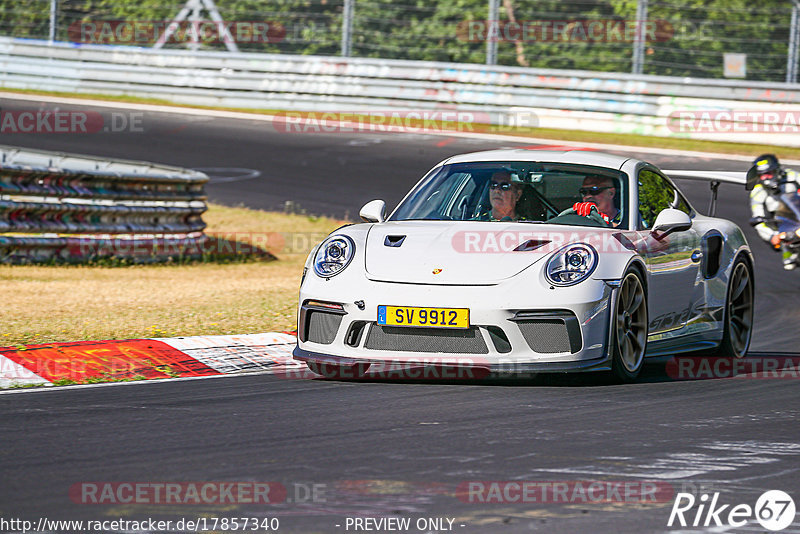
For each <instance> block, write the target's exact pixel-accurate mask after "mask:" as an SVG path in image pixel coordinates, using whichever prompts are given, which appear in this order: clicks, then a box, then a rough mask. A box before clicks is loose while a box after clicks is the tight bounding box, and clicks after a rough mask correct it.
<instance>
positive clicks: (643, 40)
mask: <svg viewBox="0 0 800 534" xmlns="http://www.w3.org/2000/svg"><path fill="white" fill-rule="evenodd" d="M646 22H647V0H638V1H637V3H636V38H635V39H634V40H633V62H632V63H633V66H632V68H631V73H632V74H642V72H644V49H645V46H646V45H647V34H646V32H645V31H644V25H645V23H646Z"/></svg>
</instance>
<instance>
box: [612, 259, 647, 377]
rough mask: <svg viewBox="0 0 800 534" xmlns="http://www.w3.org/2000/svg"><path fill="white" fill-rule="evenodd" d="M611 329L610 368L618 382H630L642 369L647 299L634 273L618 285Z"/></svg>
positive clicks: (645, 345)
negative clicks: (619, 380)
mask: <svg viewBox="0 0 800 534" xmlns="http://www.w3.org/2000/svg"><path fill="white" fill-rule="evenodd" d="M612 328H613V332H612V361H611V368H612V370H613V371H614V374H615V375H616V376H617V377H618V378H619V379H621V380H623V381H625V382H632V381H633V380H635V379H636V377H638V376H639V373H640V372H641V370H642V365H643V364H644V351H645V348H646V347H647V296H646V295H645V291H644V284H643V283H642V280H641V278H639V275H638V274H636V273H635V272H633V271H629V272H628V273H627V274H626V275H625V277H624V278H623V279H622V284H620V287H619V294H618V295H617V303H616V306H615V309H614V323H613V325H612Z"/></svg>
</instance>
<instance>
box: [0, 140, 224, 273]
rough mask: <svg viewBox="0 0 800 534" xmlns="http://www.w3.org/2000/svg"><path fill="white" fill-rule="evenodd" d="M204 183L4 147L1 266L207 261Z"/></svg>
mask: <svg viewBox="0 0 800 534" xmlns="http://www.w3.org/2000/svg"><path fill="white" fill-rule="evenodd" d="M207 181H208V177H207V176H206V175H205V174H203V173H201V172H197V171H191V170H186V169H179V168H176V167H166V166H157V165H152V164H149V163H142V162H129V161H107V160H103V159H99V158H90V157H81V156H72V155H67V154H55V153H48V152H41V151H34V150H22V149H18V148H13V147H3V146H0V263H26V262H41V261H85V260H88V259H97V258H103V257H117V258H128V259H132V260H135V261H158V260H163V259H166V258H169V257H173V258H174V257H176V256H182V257H187V256H188V257H199V256H202V253H203V246H202V245H203V243H204V241H205V239H206V238H205V236H204V235H203V233H202V232H203V229H204V228H205V223H204V222H203V220H202V214H203V212H204V211H205V210H206V203H205V200H206V196H205V192H204V184H205V183H206V182H207ZM34 234H35V235H34Z"/></svg>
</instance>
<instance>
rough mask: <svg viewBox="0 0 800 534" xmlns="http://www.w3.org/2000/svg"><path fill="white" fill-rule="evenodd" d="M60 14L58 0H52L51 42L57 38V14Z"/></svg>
mask: <svg viewBox="0 0 800 534" xmlns="http://www.w3.org/2000/svg"><path fill="white" fill-rule="evenodd" d="M57 14H58V0H50V44H52V43H53V42H55V40H56V16H57Z"/></svg>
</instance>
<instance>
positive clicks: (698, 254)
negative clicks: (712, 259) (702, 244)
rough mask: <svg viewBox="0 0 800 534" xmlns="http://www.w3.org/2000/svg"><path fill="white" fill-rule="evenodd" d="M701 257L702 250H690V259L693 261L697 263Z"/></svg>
mask: <svg viewBox="0 0 800 534" xmlns="http://www.w3.org/2000/svg"><path fill="white" fill-rule="evenodd" d="M702 259H703V253H702V252H700V251H699V250H695V251H694V252H692V261H693V262H695V263H697V262H699V261H700V260H702Z"/></svg>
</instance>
